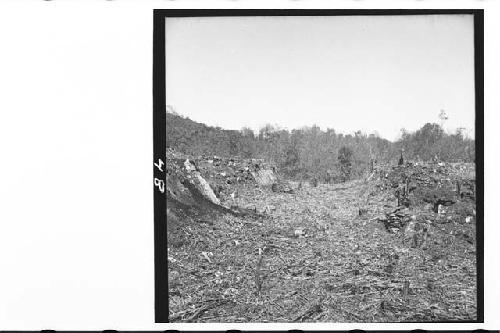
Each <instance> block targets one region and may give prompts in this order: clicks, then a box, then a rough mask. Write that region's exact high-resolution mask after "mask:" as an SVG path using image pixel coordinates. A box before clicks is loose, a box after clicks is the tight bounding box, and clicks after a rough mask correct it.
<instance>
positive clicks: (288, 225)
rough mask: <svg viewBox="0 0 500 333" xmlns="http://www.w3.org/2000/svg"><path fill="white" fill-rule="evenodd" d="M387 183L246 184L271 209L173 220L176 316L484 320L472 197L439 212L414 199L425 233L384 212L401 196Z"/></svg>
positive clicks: (251, 200) (253, 200) (243, 191)
mask: <svg viewBox="0 0 500 333" xmlns="http://www.w3.org/2000/svg"><path fill="white" fill-rule="evenodd" d="M380 183H381V182H374V181H369V182H365V181H352V182H347V183H343V184H336V185H330V184H320V185H319V186H318V187H311V186H309V185H306V186H304V187H303V188H302V189H300V190H296V191H295V193H294V194H286V193H274V192H272V191H270V190H268V189H267V190H266V189H261V188H258V187H255V186H240V187H238V188H237V197H236V198H235V203H236V204H237V205H238V206H240V207H246V208H250V209H253V208H255V209H257V210H260V211H262V210H264V211H265V215H266V217H264V218H255V217H235V216H232V215H230V214H215V215H210V216H207V217H205V218H201V219H198V221H193V220H190V219H180V220H174V219H172V220H171V221H169V223H168V247H169V252H168V266H169V301H170V311H169V312H170V313H169V316H170V321H172V322H297V321H304V322H318V321H322V322H407V321H410V322H411V321H414V322H415V321H416V322H425V321H457V320H475V319H476V315H477V313H476V261H475V260H476V244H475V218H474V219H472V217H471V216H469V214H470V215H472V213H471V212H470V210H471V207H472V206H471V204H470V202H469V203H467V204H466V203H465V201H464V203H462V202H461V201H459V202H457V203H455V204H454V205H452V206H451V207H452V208H453V209H454V212H451V210H448V212H440V214H438V213H436V212H433V211H432V208H429V207H428V205H427V206H424V205H423V204H422V205H418V206H415V207H410V208H409V209H408V208H406V209H405V210H406V212H407V214H409V215H413V216H414V217H415V216H417V217H418V219H419V220H422V221H427V222H425V223H427V224H428V234H427V238H426V239H425V241H424V242H421V241H420V242H416V243H415V242H414V241H413V240H412V239H408V234H405V233H404V232H402V231H400V232H395V233H391V232H389V231H388V230H387V229H386V227H385V226H384V223H382V222H381V221H379V219H378V217H380V216H383V215H384V213H385V212H387V211H391V210H393V209H394V208H395V207H396V206H397V200H396V199H395V197H394V194H393V192H392V190H386V189H380V188H379V187H377V186H378V185H380ZM292 187H294V188H296V187H297V184H292ZM360 208H361V209H362V214H361V215H360ZM458 208H460V209H458ZM473 208H475V206H474V207H473ZM458 211H459V213H457V212H458ZM468 216H469V217H468ZM467 217H468V218H467ZM259 249H261V252H259ZM259 253H260V254H259ZM260 258H262V259H260ZM259 262H260V264H259Z"/></svg>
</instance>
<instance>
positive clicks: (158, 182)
mask: <svg viewBox="0 0 500 333" xmlns="http://www.w3.org/2000/svg"><path fill="white" fill-rule="evenodd" d="M164 164H165V163H163V161H162V160H161V158H159V159H158V163H154V165H155V167H157V168H158V170H160V172H163V168H162V167H163V165H164ZM155 186H156V187H158V190H160V192H161V193H164V192H165V182H164V181H163V180H161V179H158V178H155Z"/></svg>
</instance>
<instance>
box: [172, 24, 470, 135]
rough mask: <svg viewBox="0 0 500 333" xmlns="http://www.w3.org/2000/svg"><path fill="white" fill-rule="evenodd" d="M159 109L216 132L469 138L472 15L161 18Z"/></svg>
mask: <svg viewBox="0 0 500 333" xmlns="http://www.w3.org/2000/svg"><path fill="white" fill-rule="evenodd" d="M166 97H167V104H170V105H172V106H173V107H174V109H175V110H176V111H177V112H178V113H180V114H182V115H184V116H188V117H190V118H191V119H193V120H196V121H198V122H203V123H205V124H208V125H218V126H221V127H223V128H226V129H241V127H243V126H249V127H251V128H253V129H258V128H259V127H261V126H263V125H264V124H266V123H271V124H278V125H280V126H282V127H285V128H288V129H293V128H299V127H302V126H310V125H312V124H317V125H319V126H320V127H321V128H322V129H326V128H327V127H329V128H334V129H335V130H336V131H337V132H342V133H353V132H355V131H357V130H362V131H364V132H366V133H368V134H369V133H373V132H375V131H376V132H378V133H379V134H380V135H381V136H382V137H384V138H387V139H389V140H395V139H396V138H397V137H398V135H399V133H400V129H401V128H402V127H404V128H406V129H409V130H415V129H418V128H420V127H421V126H422V125H424V124H425V123H426V122H439V118H438V114H439V112H440V110H441V109H444V110H445V112H446V113H447V114H448V116H449V120H448V121H447V122H446V123H445V129H447V130H449V131H453V130H455V129H456V128H457V127H465V128H467V130H468V134H469V135H474V118H475V117H474V113H475V111H474V43H473V18H472V16H471V15H439V16H354V17H352V16H351V17H341V16H331V17H231V18H167V21H166Z"/></svg>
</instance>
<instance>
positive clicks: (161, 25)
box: [153, 9, 484, 323]
mask: <svg viewBox="0 0 500 333" xmlns="http://www.w3.org/2000/svg"><path fill="white" fill-rule="evenodd" d="M453 14H455V15H464V14H469V15H473V18H474V80H475V114H476V119H475V143H476V151H475V153H476V187H477V188H476V192H477V193H476V208H477V209H476V265H477V281H476V283H477V291H476V292H477V298H476V299H477V320H475V321H449V322H448V321H446V322H428V323H484V276H483V274H484V244H483V242H484V201H483V198H484V10H483V9H155V10H154V14H153V154H154V156H153V160H154V162H153V163H158V160H159V159H161V160H162V161H165V160H166V139H167V136H166V97H165V94H166V91H165V88H166V85H165V81H166V79H165V73H166V72H165V53H166V50H165V20H166V19H167V18H168V17H228V16H374V15H375V16H376V15H386V16H396V15H397V16H401V15H453ZM153 170H154V171H153V177H154V178H155V181H156V182H157V181H158V180H160V181H163V183H165V182H166V174H165V172H162V171H161V170H159V169H158V168H157V167H156V166H153ZM166 209H167V207H166V195H165V194H164V193H162V192H161V191H159V188H158V186H156V185H154V251H155V253H154V258H155V259H154V263H155V267H154V268H155V282H154V286H155V302H154V303H155V304H154V307H155V323H168V322H169V320H168V313H169V311H168V308H169V307H168V306H169V304H168V260H167V248H168V244H167V216H166Z"/></svg>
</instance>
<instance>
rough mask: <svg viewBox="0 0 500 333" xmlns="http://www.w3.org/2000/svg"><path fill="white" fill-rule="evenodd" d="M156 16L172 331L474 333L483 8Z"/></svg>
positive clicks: (477, 305) (478, 311)
mask: <svg viewBox="0 0 500 333" xmlns="http://www.w3.org/2000/svg"><path fill="white" fill-rule="evenodd" d="M166 12H167V14H166V15H165V18H164V20H165V21H164V28H165V30H164V34H165V36H164V51H165V53H164V56H165V62H164V66H165V67H164V75H165V77H164V89H165V90H164V94H165V95H164V96H165V99H164V102H165V105H164V110H165V114H166V160H165V170H166V183H165V195H166V232H167V235H166V238H165V239H164V240H163V241H165V242H166V244H162V246H165V248H166V250H167V253H168V255H167V257H166V258H164V259H166V260H167V263H166V265H167V266H168V300H163V301H166V302H168V321H169V322H199V323H202V322H212V323H220V322H236V323H238V322H240V323H266V322H268V323H284V322H290V323H292V322H310V323H316V322H327V323H350V322H352V323H378V322H382V323H394V322H476V321H478V320H480V318H481V311H482V310H481V305H480V304H481V297H482V296H481V293H482V290H480V288H481V287H480V284H481V274H482V273H481V271H480V270H481V265H480V264H479V263H478V262H479V261H480V260H481V253H482V245H481V237H482V235H480V228H481V226H482V212H481V207H482V205H481V203H480V200H481V198H480V193H481V188H480V186H481V184H480V182H479V180H480V179H482V178H481V175H482V162H481V160H478V154H477V150H478V149H481V144H482V143H481V142H482V141H480V142H478V140H482V127H478V124H479V126H481V124H482V123H481V121H480V120H481V119H482V109H481V108H480V107H478V105H482V104H481V103H482V101H481V100H480V99H482V91H481V87H482V82H478V81H477V78H478V76H477V75H479V74H481V73H482V68H481V67H480V66H479V65H478V64H481V63H482V59H478V56H481V53H478V50H477V48H478V45H479V46H481V44H478V42H480V41H478V40H477V39H478V38H482V36H481V35H480V34H478V31H477V30H478V29H479V28H481V27H480V25H479V24H478V15H482V13H478V12H473V11H458V12H453V11H451V12H449V13H447V12H444V13H440V12H437V13H436V12H432V13H426V12H425V11H422V12H418V11H417V12H414V13H405V12H404V11H402V12H401V11H400V12H397V13H392V12H391V11H387V12H384V13H380V12H379V13H377V12H375V13H374V12H370V11H365V12H363V11H358V12H356V13H349V12H347V11H346V12H343V11H335V12H334V13H333V14H332V12H328V11H326V12H325V13H323V12H322V11H315V12H314V13H313V14H312V15H308V13H307V11H306V12H301V11H298V13H299V15H295V14H296V13H294V12H292V13H286V14H280V13H276V11H274V12H271V13H269V12H266V11H263V12H262V13H258V12H257V13H255V12H253V13H250V14H248V13H247V14H244V15H239V14H232V13H231V11H225V12H224V13H223V14H224V15H217V11H215V12H214V11H212V12H209V13H207V12H204V11H197V12H196V13H195V14H196V15H192V16H190V15H189V13H188V14H186V15H184V14H185V13H183V12H182V11H181V15H177V14H178V13H176V12H175V11H166ZM170 13H173V15H169V14H170ZM260 14H262V15H260ZM481 17H482V16H481ZM475 39H476V40H475ZM162 87H163V86H162ZM478 99H479V100H478ZM157 126H158V125H157ZM159 126H161V124H160V125H159ZM478 147H479V148H478ZM478 161H479V162H478ZM476 180H478V182H476ZM157 283H158V281H157ZM160 283H163V284H166V283H167V282H166V281H160ZM157 295H158V294H157ZM163 295H164V297H167V296H166V294H163ZM157 297H158V296H157ZM162 315H163V316H165V315H166V314H162Z"/></svg>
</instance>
